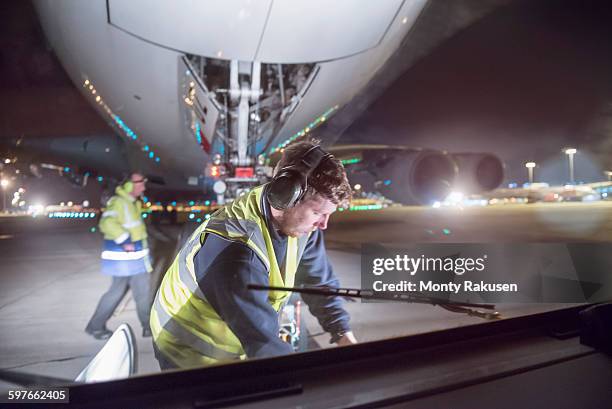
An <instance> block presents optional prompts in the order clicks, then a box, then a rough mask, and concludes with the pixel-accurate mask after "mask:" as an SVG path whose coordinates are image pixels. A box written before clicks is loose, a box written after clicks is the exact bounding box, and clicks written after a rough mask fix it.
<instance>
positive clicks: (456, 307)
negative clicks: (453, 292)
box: [247, 284, 501, 320]
mask: <svg viewBox="0 0 612 409" xmlns="http://www.w3.org/2000/svg"><path fill="white" fill-rule="evenodd" d="M247 288H248V289H249V290H273V291H292V292H295V293H302V294H312V295H321V296H340V297H350V298H361V299H364V300H373V301H374V300H377V301H396V302H405V303H416V304H430V305H437V306H439V307H442V308H444V309H445V310H447V311H450V312H456V313H462V314H467V315H470V316H474V317H478V318H483V319H487V320H493V319H499V318H501V316H500V314H499V312H497V311H495V305H494V304H477V303H467V302H458V301H448V300H445V299H443V298H436V297H428V296H426V295H424V294H423V293H420V292H416V291H415V292H405V293H399V294H385V293H382V294H381V293H377V292H375V291H373V290H362V289H358V288H332V287H306V286H302V287H280V286H265V285H259V284H248V285H247ZM481 309H485V310H492V311H480V310H481Z"/></svg>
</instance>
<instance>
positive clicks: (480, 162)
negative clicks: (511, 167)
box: [451, 153, 504, 194]
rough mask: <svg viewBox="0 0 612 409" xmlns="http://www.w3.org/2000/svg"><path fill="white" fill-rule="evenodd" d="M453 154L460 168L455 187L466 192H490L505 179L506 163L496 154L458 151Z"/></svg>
mask: <svg viewBox="0 0 612 409" xmlns="http://www.w3.org/2000/svg"><path fill="white" fill-rule="evenodd" d="M451 156H452V158H453V160H454V161H455V163H456V164H457V170H458V172H457V178H456V179H455V183H454V185H453V189H456V190H458V191H461V192H463V193H466V194H471V193H482V192H488V191H490V190H493V189H495V188H496V187H498V186H499V185H500V184H501V183H502V181H503V179H504V165H503V163H502V161H501V160H500V159H499V158H498V157H497V156H495V155H492V154H490V153H456V154H452V155H451Z"/></svg>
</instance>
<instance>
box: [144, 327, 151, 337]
mask: <svg viewBox="0 0 612 409" xmlns="http://www.w3.org/2000/svg"><path fill="white" fill-rule="evenodd" d="M150 336H151V328H143V329H142V337H143V338H149V337H150Z"/></svg>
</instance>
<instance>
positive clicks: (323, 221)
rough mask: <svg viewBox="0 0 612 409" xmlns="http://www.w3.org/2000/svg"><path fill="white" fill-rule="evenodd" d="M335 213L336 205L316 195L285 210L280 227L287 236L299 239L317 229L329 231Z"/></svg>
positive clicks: (279, 222)
mask: <svg viewBox="0 0 612 409" xmlns="http://www.w3.org/2000/svg"><path fill="white" fill-rule="evenodd" d="M335 211H336V205H335V204H334V203H333V202H332V201H330V200H329V199H326V198H324V197H323V196H321V195H318V194H316V195H312V196H308V197H307V198H306V199H304V200H302V201H301V202H300V203H298V204H297V205H296V206H295V207H293V208H291V209H287V210H285V211H284V212H283V216H282V217H281V218H280V220H278V225H279V227H280V230H281V232H283V233H284V234H286V235H287V236H291V237H299V236H303V235H305V234H308V233H310V232H312V231H315V230H316V229H321V230H325V229H327V222H328V221H329V216H331V214H332V213H333V212H335Z"/></svg>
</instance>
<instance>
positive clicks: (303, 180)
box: [266, 145, 332, 210]
mask: <svg viewBox="0 0 612 409" xmlns="http://www.w3.org/2000/svg"><path fill="white" fill-rule="evenodd" d="M331 157H332V155H331V154H329V153H327V152H325V151H324V150H323V149H322V148H321V147H320V146H319V145H315V146H313V147H312V148H310V149H308V150H307V151H306V153H304V155H302V157H301V159H300V161H299V162H298V163H297V164H293V165H288V166H285V167H283V168H281V169H280V170H279V171H278V173H277V174H276V176H274V178H273V179H272V181H271V182H270V183H268V186H267V189H266V197H267V198H268V202H269V203H270V206H272V207H273V208H275V209H277V210H286V209H289V208H292V207H294V206H295V205H296V204H298V203H299V201H300V200H302V198H303V197H304V195H305V194H306V191H307V190H308V176H310V174H311V173H312V171H313V170H315V169H316V168H317V166H319V164H320V163H321V162H323V161H324V160H325V159H328V158H331Z"/></svg>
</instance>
